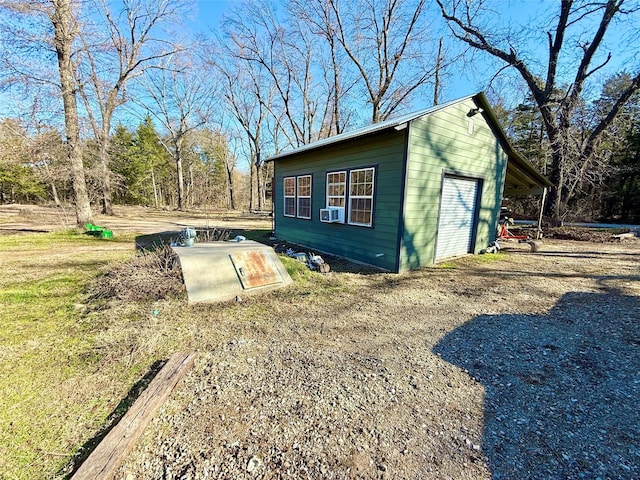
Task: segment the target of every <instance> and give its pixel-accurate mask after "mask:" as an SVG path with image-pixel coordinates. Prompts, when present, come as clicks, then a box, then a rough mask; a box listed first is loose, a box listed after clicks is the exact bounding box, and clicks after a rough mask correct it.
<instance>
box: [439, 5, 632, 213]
mask: <svg viewBox="0 0 640 480" xmlns="http://www.w3.org/2000/svg"><path fill="white" fill-rule="evenodd" d="M437 2H438V5H439V6H440V9H441V11H442V15H443V16H444V18H445V19H446V20H447V22H448V24H449V26H450V28H451V31H452V32H453V34H454V35H455V36H456V37H457V38H458V39H459V40H461V41H463V42H465V43H466V44H467V45H469V46H471V47H472V48H474V49H477V50H479V51H482V52H486V53H488V54H489V55H491V56H492V57H494V58H495V59H498V60H499V61H500V62H502V64H503V65H504V66H505V67H509V68H512V69H514V70H515V71H516V72H517V73H518V75H519V76H520V77H521V78H522V80H523V81H524V82H525V84H526V85H527V87H528V89H529V91H530V92H531V95H532V97H533V100H534V102H535V104H536V106H537V108H538V109H539V111H540V113H541V116H542V122H543V125H544V128H545V133H546V136H547V137H548V140H549V142H550V144H551V169H550V180H551V181H552V182H553V184H554V187H553V188H552V190H551V192H550V203H549V205H550V211H549V214H550V215H551V217H552V219H553V221H554V222H555V223H559V222H560V221H561V219H562V215H563V214H564V211H565V208H566V204H567V201H568V200H569V199H570V193H571V192H570V191H569V190H570V188H571V185H570V184H569V183H567V178H566V175H567V173H568V170H569V166H570V164H571V160H572V159H575V160H577V162H576V163H574V165H577V170H575V171H574V175H583V174H585V173H586V172H588V171H589V169H590V168H591V166H592V162H593V160H594V158H595V157H594V152H595V150H596V147H597V144H598V142H599V140H600V138H601V136H602V134H603V132H604V131H605V130H606V129H607V127H608V126H609V125H610V124H611V122H612V121H613V120H614V119H615V117H616V116H617V115H618V113H619V112H620V111H621V109H622V107H623V106H624V105H625V104H626V103H627V102H628V101H629V99H630V98H631V97H632V95H633V94H634V93H635V92H637V91H638V90H640V72H637V73H636V74H635V75H634V76H633V77H632V79H631V82H630V84H629V85H628V87H627V88H625V89H624V90H623V91H621V92H619V94H618V95H617V97H616V99H615V101H614V102H612V103H611V105H610V107H609V109H608V111H607V113H606V114H605V115H603V116H602V117H601V119H600V121H599V122H598V123H597V124H596V125H594V126H592V128H590V129H589V131H582V132H580V133H581V134H580V135H575V134H574V133H575V127H576V125H575V123H574V122H573V119H574V116H575V115H576V113H577V110H578V109H579V108H580V106H581V104H582V102H583V101H584V98H583V95H584V91H585V87H586V85H587V82H588V81H589V80H590V79H593V78H594V76H595V74H596V73H597V72H599V71H601V70H602V69H603V68H605V66H606V65H607V64H609V62H610V61H611V59H612V58H613V56H614V52H611V51H609V52H608V53H606V54H603V52H602V50H604V49H605V46H604V44H603V39H604V38H605V34H606V33H607V31H608V30H609V29H610V27H611V25H612V22H613V21H614V19H617V18H622V17H631V16H635V17H637V13H638V11H639V7H638V5H637V4H635V5H634V4H632V5H630V6H629V7H628V8H626V3H625V0H607V1H596V2H592V1H587V0H584V1H574V0H563V1H562V2H561V3H560V11H559V12H558V14H557V15H556V16H555V19H554V22H553V26H552V27H550V28H549V29H546V28H545V27H544V24H543V25H540V26H539V28H541V29H543V31H546V41H547V58H546V63H544V65H543V68H541V69H538V68H537V67H538V64H537V62H536V61H535V60H533V59H531V57H532V55H531V53H530V52H528V51H527V46H526V44H523V45H522V46H519V45H517V42H516V40H517V39H518V38H519V37H523V35H518V34H517V32H515V31H507V32H500V33H499V34H498V33H497V32H492V31H490V30H489V29H488V28H484V27H483V26H482V19H483V14H487V15H495V13H494V12H491V11H490V10H489V6H488V5H487V3H486V2H485V1H476V0H474V1H471V0H464V1H458V0H456V1H453V2H451V4H450V6H445V1H444V0H437ZM632 18H633V17H631V19H632ZM635 21H636V23H637V22H638V18H636V19H635ZM521 28H522V29H524V27H521ZM574 31H578V33H579V35H578V36H577V37H575V36H573V35H572V33H573V32H574ZM526 40H527V42H529V44H530V40H531V39H530V36H527V38H526ZM635 45H637V42H636V43H635ZM572 46H575V51H574V52H573V54H572V53H570V52H569V51H568V50H570V49H571V47H572ZM623 51H624V49H623V48H620V47H619V48H618V50H617V52H616V53H617V54H621V53H622V52H623ZM626 53H628V54H629V55H630V57H633V56H636V55H637V54H638V47H637V46H630V47H629V50H627V52H626ZM563 56H564V57H565V58H570V59H571V63H570V64H563V63H562V57H563ZM533 58H535V56H533ZM569 71H571V73H569Z"/></svg>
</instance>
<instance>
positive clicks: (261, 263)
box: [229, 251, 282, 289]
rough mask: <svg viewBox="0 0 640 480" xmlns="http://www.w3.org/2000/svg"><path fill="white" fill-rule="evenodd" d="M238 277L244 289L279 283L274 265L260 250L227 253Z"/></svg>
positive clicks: (280, 279) (279, 276) (280, 277)
mask: <svg viewBox="0 0 640 480" xmlns="http://www.w3.org/2000/svg"><path fill="white" fill-rule="evenodd" d="M229 258H231V262H233V266H234V267H235V269H236V272H237V273H238V278H240V282H241V283H242V287H243V288H245V289H248V288H256V287H264V286H266V285H273V284H274V283H281V282H282V276H281V275H280V273H279V272H278V270H277V269H276V266H275V265H274V264H273V262H271V261H270V259H268V258H267V256H266V255H265V254H264V253H263V252H260V251H248V252H238V253H232V254H230V255H229Z"/></svg>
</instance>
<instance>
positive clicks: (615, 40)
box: [190, 0, 637, 108]
mask: <svg viewBox="0 0 640 480" xmlns="http://www.w3.org/2000/svg"><path fill="white" fill-rule="evenodd" d="M241 3H242V2H241V0H197V12H194V17H193V20H192V23H191V25H190V27H191V28H193V30H194V31H197V32H201V33H205V34H208V33H211V31H213V30H216V29H217V28H218V26H219V23H220V21H221V19H222V17H223V15H224V14H225V13H229V12H230V11H231V10H232V9H233V8H234V7H237V6H239V5H241ZM489 5H491V6H492V8H494V10H495V12H496V22H499V23H500V24H502V25H508V24H512V25H520V26H522V25H532V24H537V23H539V22H540V19H541V18H545V17H549V16H552V15H556V14H557V13H558V12H559V10H560V1H559V0H557V1H556V0H554V1H551V0H493V2H492V3H489ZM435 13H437V12H434V14H435ZM518 28H519V27H518ZM630 29H631V30H633V25H624V24H618V25H614V26H613V27H612V28H610V30H609V31H608V32H607V37H605V42H606V43H607V45H608V46H609V49H603V55H604V54H605V53H606V52H608V51H614V53H615V49H616V47H617V45H619V44H620V43H621V42H623V41H624V40H625V39H626V38H627V37H629V35H630V33H629V30H630ZM636 30H637V28H636ZM531 33H532V35H531V37H530V41H529V44H528V45H527V48H528V49H530V50H532V51H533V52H535V53H534V54H535V56H536V57H537V61H539V62H540V63H541V64H543V65H544V64H546V59H547V45H546V38H545V32H542V31H538V32H531ZM536 33H537V34H538V35H539V34H542V35H541V36H537V35H535V34H536ZM475 59H476V64H475V67H474V68H465V69H461V70H458V71H456V72H455V73H454V74H453V75H450V76H449V77H448V78H447V79H445V82H444V85H443V87H444V88H443V92H442V96H443V98H442V101H447V100H451V99H454V98H458V97H462V96H466V95H469V94H472V93H475V92H477V91H478V90H480V89H484V88H485V87H486V85H487V82H488V80H489V78H490V77H491V75H493V74H494V73H495V71H496V69H497V68H499V67H496V66H495V65H496V64H492V65H491V66H488V65H487V57H484V56H476V57H475ZM616 61H617V59H615V58H614V59H613V60H612V62H611V64H610V66H611V67H613V70H622V69H624V68H627V69H631V70H633V69H635V68H637V64H636V65H635V66H634V65H628V64H627V65H625V64H623V63H618V64H615V63H614V62H616ZM627 62H628V60H627ZM634 67H635V68H634ZM609 74H610V72H609V73H607V75H609ZM499 88H500V87H499ZM504 88H505V89H506V88H507V87H504ZM505 93H507V92H505ZM598 93H599V92H598ZM518 96H520V95H518ZM425 102H426V100H425ZM418 103H419V100H418ZM428 106H429V105H428V104H426V103H425V105H421V104H416V105H414V107H415V108H422V107H428Z"/></svg>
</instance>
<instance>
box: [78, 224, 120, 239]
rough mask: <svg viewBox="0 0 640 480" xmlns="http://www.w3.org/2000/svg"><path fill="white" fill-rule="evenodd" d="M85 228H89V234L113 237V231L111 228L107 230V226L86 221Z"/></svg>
mask: <svg viewBox="0 0 640 480" xmlns="http://www.w3.org/2000/svg"><path fill="white" fill-rule="evenodd" d="M84 228H86V229H87V233H88V234H89V235H92V236H94V237H100V238H113V232H112V231H111V230H107V229H106V228H104V227H101V226H99V225H93V224H91V223H86V224H85V225H84Z"/></svg>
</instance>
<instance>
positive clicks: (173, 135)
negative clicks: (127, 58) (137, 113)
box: [139, 55, 216, 210]
mask: <svg viewBox="0 0 640 480" xmlns="http://www.w3.org/2000/svg"><path fill="white" fill-rule="evenodd" d="M146 73H147V75H146V94H147V95H148V96H149V99H150V103H151V104H152V105H153V108H152V109H150V111H149V112H150V114H151V115H152V116H154V117H155V118H156V119H157V120H158V121H159V122H160V123H161V124H162V126H163V127H164V128H165V129H166V131H167V132H168V141H166V142H165V143H164V146H165V148H166V149H167V151H168V152H169V154H170V155H171V156H172V158H173V160H174V162H175V167H176V178H177V187H178V198H177V207H178V210H182V209H183V208H184V207H185V182H184V170H183V162H184V159H185V155H186V153H187V150H186V148H187V143H186V140H187V136H188V134H189V133H190V132H192V131H193V130H196V129H198V128H200V127H201V126H203V125H205V124H206V123H207V121H208V119H209V116H210V115H211V113H212V110H213V108H214V107H213V105H214V103H215V100H216V89H215V85H212V84H211V78H207V77H206V73H205V72H204V70H203V69H202V68H201V66H200V65H198V64H197V63H196V61H195V58H193V57H190V56H186V55H180V56H178V55H174V56H171V57H168V58H167V59H166V61H165V62H164V65H163V67H162V68H161V69H157V70H154V71H147V72H146ZM140 100H143V99H139V101H140ZM141 105H143V106H146V107H147V108H148V107H149V105H145V104H144V103H141Z"/></svg>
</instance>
